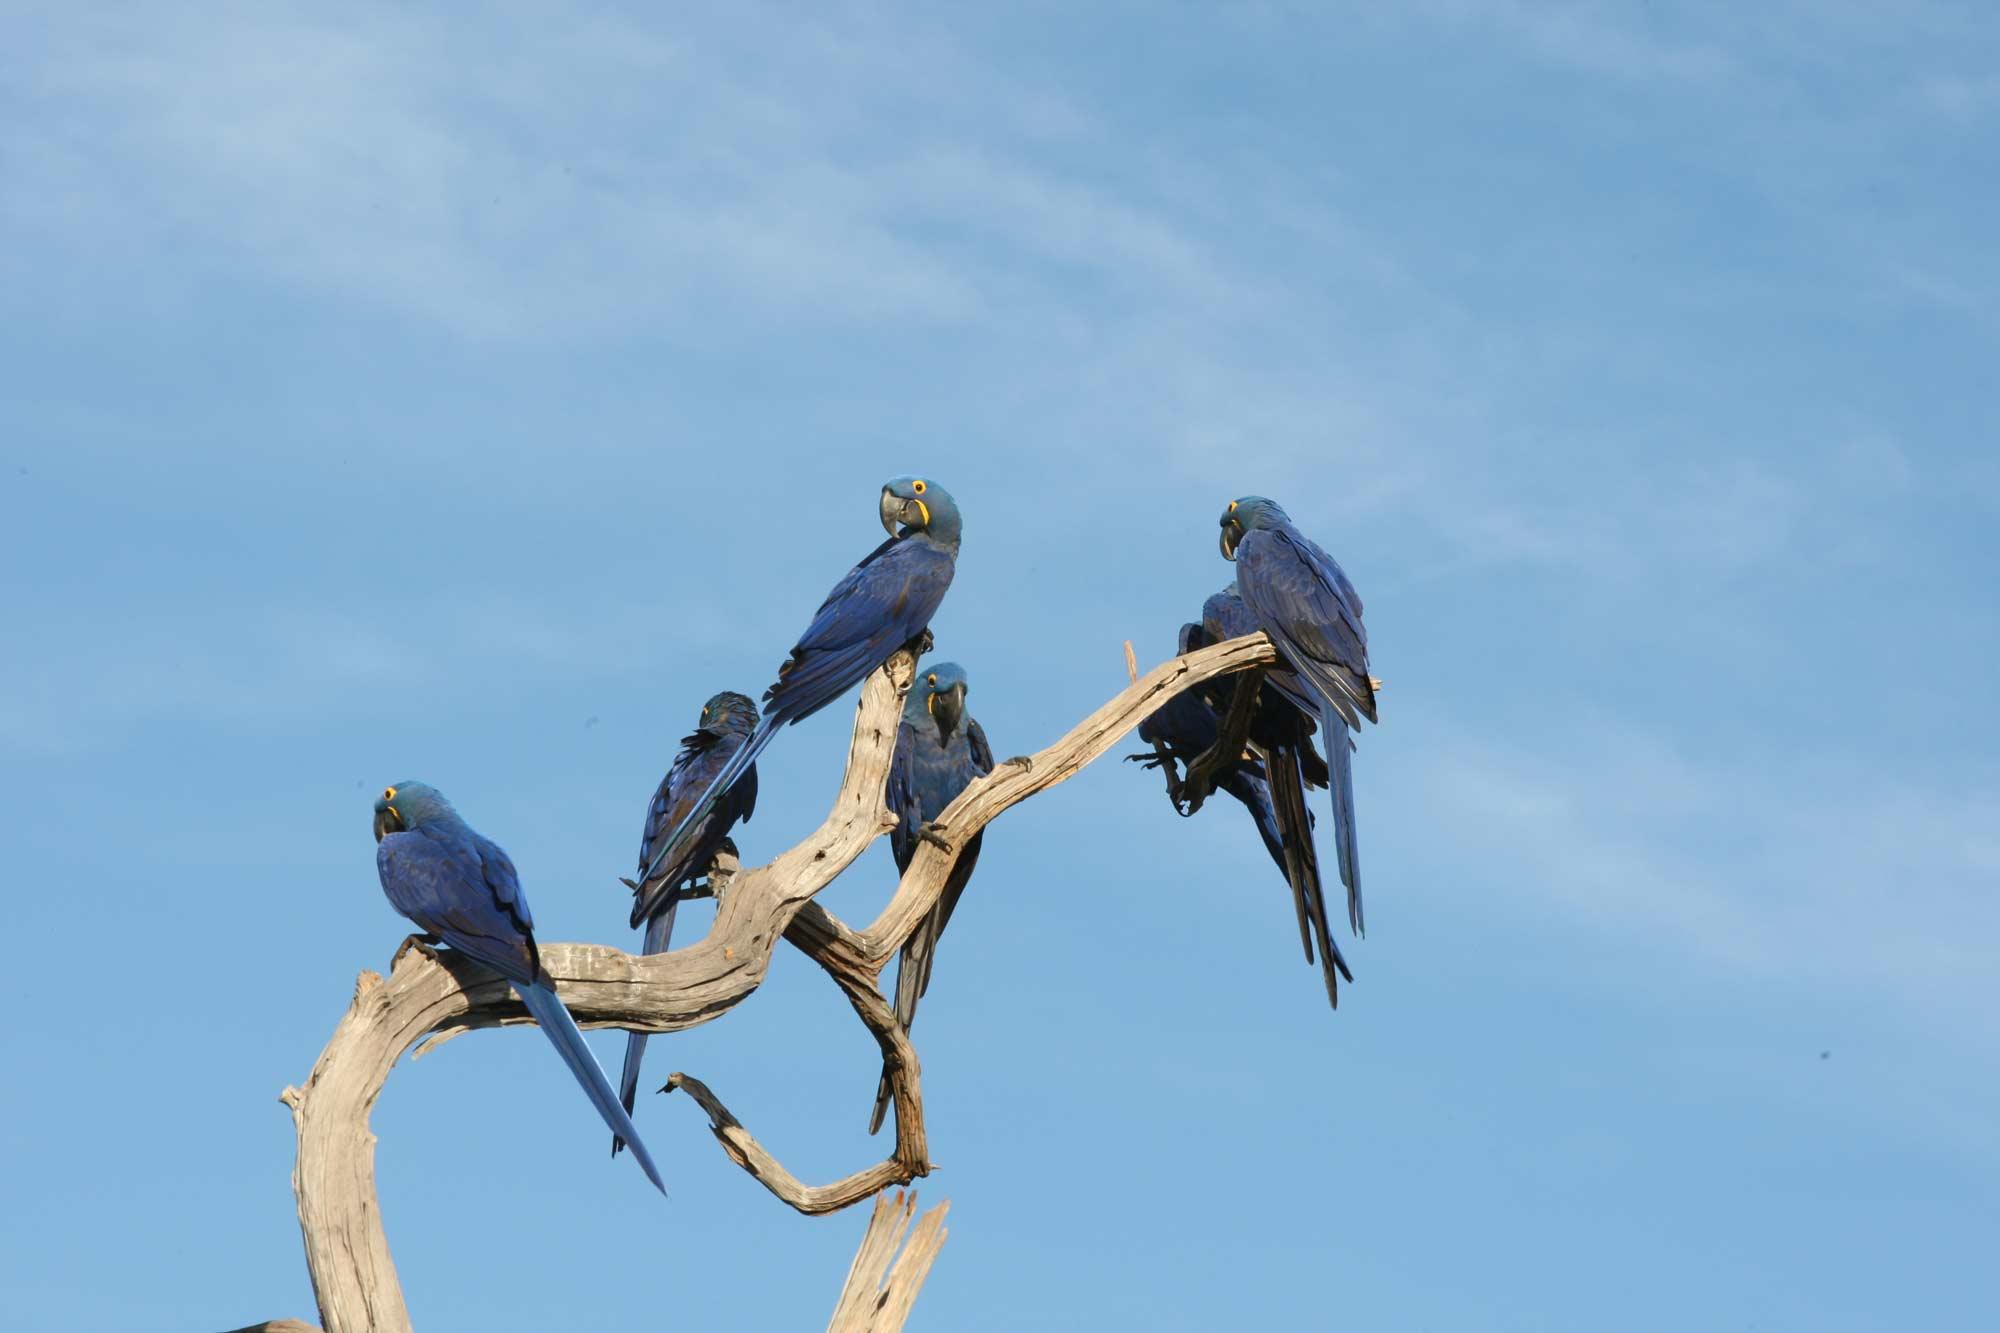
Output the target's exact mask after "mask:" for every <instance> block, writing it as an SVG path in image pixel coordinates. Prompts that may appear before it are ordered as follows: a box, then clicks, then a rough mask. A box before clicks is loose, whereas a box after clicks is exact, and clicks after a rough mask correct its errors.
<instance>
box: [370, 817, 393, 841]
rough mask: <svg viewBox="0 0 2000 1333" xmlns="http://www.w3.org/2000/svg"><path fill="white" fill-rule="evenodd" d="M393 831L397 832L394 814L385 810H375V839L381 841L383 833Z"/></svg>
mask: <svg viewBox="0 0 2000 1333" xmlns="http://www.w3.org/2000/svg"><path fill="white" fill-rule="evenodd" d="M395 832H397V828H396V816H395V815H393V814H392V813H390V812H389V811H387V810H377V811H376V812H375V841H377V842H380V841H382V835H383V834H385V833H395Z"/></svg>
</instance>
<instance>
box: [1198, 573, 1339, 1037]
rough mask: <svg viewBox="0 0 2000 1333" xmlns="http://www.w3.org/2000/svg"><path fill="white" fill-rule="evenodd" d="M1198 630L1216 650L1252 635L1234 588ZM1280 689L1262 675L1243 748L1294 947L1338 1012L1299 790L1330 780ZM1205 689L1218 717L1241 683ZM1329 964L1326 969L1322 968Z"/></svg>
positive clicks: (1306, 812) (1208, 607)
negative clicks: (1268, 812)
mask: <svg viewBox="0 0 2000 1333" xmlns="http://www.w3.org/2000/svg"><path fill="white" fill-rule="evenodd" d="M1201 623H1202V628H1203V631H1204V632H1205V633H1206V635H1207V637H1208V638H1209V639H1211V640H1212V641H1214V642H1217V643H1220V642H1222V641H1223V640H1225V639H1235V638H1241V637H1243V636H1244V635H1246V634H1255V633H1256V632H1257V629H1258V626H1257V623H1256V620H1255V618H1254V617H1253V616H1252V615H1251V614H1250V608H1249V607H1248V606H1246V605H1245V604H1244V602H1243V599H1242V597H1241V596H1240V595H1239V594H1238V592H1237V588H1236V585H1235V584H1233V583H1232V584H1230V585H1229V586H1228V587H1227V588H1224V589H1223V590H1222V591H1221V592H1219V593H1216V594H1215V595H1214V596H1212V597H1210V598H1209V599H1208V600H1207V601H1206V602H1204V603H1202V607H1201ZM1283 683H1284V682H1283V679H1282V677H1280V678H1278V679H1274V678H1273V676H1271V675H1268V674H1267V675H1266V676H1265V677H1264V683H1263V684H1261V685H1260V686H1259V687H1258V694H1257V699H1256V702H1255V705H1254V711H1253V712H1252V713H1251V715H1250V742H1251V744H1252V745H1254V746H1256V747H1257V750H1258V752H1259V753H1260V754H1261V755H1262V757H1263V760H1264V776H1265V780H1266V781H1267V782H1268V783H1269V787H1270V793H1271V808H1272V813H1273V816H1274V817H1275V819H1276V820H1277V824H1278V830H1279V834H1280V836H1281V837H1282V839H1283V841H1284V845H1285V849H1286V854H1287V868H1286V878H1287V879H1288V880H1289V881H1290V882H1291V884H1292V895H1293V902H1294V906H1296V907H1297V909H1298V914H1299V942H1300V943H1301V944H1302V945H1304V947H1305V953H1306V961H1307V962H1309V963H1310V962H1311V961H1313V941H1314V940H1315V939H1317V940H1318V942H1319V952H1320V962H1321V971H1322V972H1323V973H1324V975H1325V979H1326V995H1327V999H1328V1001H1329V1002H1331V1003H1332V1004H1333V1005H1334V1006H1335V1007H1336V1008H1338V1007H1339V1004H1340V1000H1339V997H1338V996H1337V995H1336V994H1335V990H1334V967H1338V968H1339V970H1340V972H1341V973H1342V974H1343V975H1346V976H1347V979H1348V980H1349V981H1353V980H1354V978H1353V976H1352V975H1351V974H1349V973H1348V970H1347V963H1346V960H1344V959H1343V958H1341V956H1340V950H1339V948H1338V947H1337V946H1336V945H1335V944H1334V942H1333V934H1332V931H1331V930H1330V929H1329V927H1328V925H1327V917H1326V895H1325V891H1324V889H1323V888H1322V886H1321V884H1320V873H1319V852H1318V849H1317V848H1316V847H1315V846H1314V845H1313V817H1312V811H1311V809H1310V807H1309V804H1308V802H1307V800H1306V790H1307V789H1308V788H1310V787H1324V786H1327V785H1328V782H1329V779H1330V777H1331V773H1330V771H1329V767H1328V764H1327V761H1326V760H1325V759H1323V758H1321V757H1320V753H1319V751H1318V750H1317V749H1315V748H1314V746H1313V739H1312V738H1313V732H1314V730H1316V727H1315V725H1314V722H1313V720H1312V717H1311V716H1310V715H1309V714H1307V713H1305V712H1304V711H1302V710H1301V709H1300V708H1299V706H1298V705H1297V704H1295V703H1294V702H1292V700H1290V699H1289V698H1287V697H1286V696H1285V694H1284V693H1283V691H1282V690H1281V688H1280V686H1281V685H1282V684H1283ZM1208 688H1209V695H1208V697H1209V700H1210V703H1211V704H1212V705H1213V706H1214V707H1215V708H1216V709H1217V710H1218V713H1220V712H1225V711H1227V710H1228V708H1229V706H1230V705H1231V703H1233V702H1234V694H1235V691H1236V689H1238V688H1240V681H1239V678H1234V677H1228V676H1223V677H1218V678H1216V679H1215V680H1211V681H1209V682H1208ZM1331 735H1332V743H1333V744H1335V745H1338V746H1341V747H1343V748H1346V747H1348V746H1349V745H1350V744H1351V743H1350V742H1349V740H1348V738H1347V732H1346V730H1345V729H1342V730H1340V731H1337V732H1334V733H1331ZM1359 907H1360V904H1359V899H1357V898H1350V900H1349V903H1348V909H1349V910H1348V924H1349V926H1350V927H1351V928H1352V929H1354V930H1355V931H1356V932H1357V933H1358V932H1359V931H1360V929H1361V921H1360V918H1359V915H1358V913H1359ZM1329 961H1331V963H1332V964H1333V967H1329V966H1327V963H1328V962H1329Z"/></svg>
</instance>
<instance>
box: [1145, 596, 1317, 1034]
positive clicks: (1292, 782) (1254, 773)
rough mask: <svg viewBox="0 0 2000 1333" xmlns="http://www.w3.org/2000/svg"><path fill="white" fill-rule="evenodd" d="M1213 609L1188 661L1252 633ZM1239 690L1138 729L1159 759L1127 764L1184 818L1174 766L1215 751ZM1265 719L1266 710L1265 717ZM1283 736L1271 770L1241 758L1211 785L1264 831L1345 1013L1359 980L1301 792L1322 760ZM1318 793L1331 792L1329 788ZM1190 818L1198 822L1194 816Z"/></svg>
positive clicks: (1290, 733) (1166, 710)
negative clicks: (1221, 621) (1332, 915)
mask: <svg viewBox="0 0 2000 1333" xmlns="http://www.w3.org/2000/svg"><path fill="white" fill-rule="evenodd" d="M1214 602H1215V599H1213V598H1211V599H1210V605H1209V606H1204V607H1203V608H1202V610H1203V623H1202V624H1200V625H1183V626H1181V633H1180V651H1181V652H1182V653H1184V654H1185V653H1191V652H1193V651H1194V650H1195V649H1197V648H1203V647H1207V646H1208V645H1209V644H1212V643H1220V642H1221V641H1222V640H1224V639H1227V638H1235V637H1237V636H1238V635H1239V634H1242V633H1247V632H1249V631H1244V630H1240V629H1226V628H1223V627H1222V626H1221V625H1218V624H1217V623H1216V620H1215V619H1214V617H1212V616H1211V614H1210V611H1211V607H1212V606H1213V604H1214ZM1239 605H1240V603H1239ZM1234 684H1235V682H1234V680H1233V679H1231V678H1229V677H1226V676H1224V677H1218V678H1216V679H1215V680H1212V681H1209V682H1207V683H1206V684H1205V685H1200V686H1195V687H1193V688H1190V689H1186V690H1182V691H1181V692H1180V693H1179V694H1177V695H1175V696H1174V697H1173V698H1171V699H1169V700H1168V701H1167V702H1166V703H1164V704H1162V705H1161V706H1160V707H1159V708H1157V709H1155V710H1154V711H1153V712H1152V713H1151V714H1150V715H1149V716H1148V717H1147V718H1146V719H1145V721H1143V722H1141V723H1140V724H1139V739H1141V740H1143V741H1146V742H1147V743H1149V744H1150V745H1152V747H1153V753H1152V754H1150V755H1145V754H1137V755H1129V756H1127V757H1128V758H1130V759H1134V760H1139V761H1142V762H1144V764H1145V765H1146V766H1147V767H1149V768H1160V769H1162V770H1163V771H1164V772H1165V773H1166V777H1167V795H1168V798H1169V799H1171V800H1172V801H1173V802H1174V808H1175V809H1176V810H1181V799H1180V795H1181V793H1180V790H1179V784H1178V783H1176V781H1175V780H1174V775H1173V762H1174V761H1175V760H1178V761H1179V762H1180V763H1181V764H1182V765H1183V766H1188V765H1191V764H1192V763H1193V762H1194V761H1195V760H1196V759H1197V758H1199V757H1200V756H1202V755H1205V754H1207V753H1208V752H1209V750H1210V749H1211V748H1212V747H1213V746H1215V745H1216V743H1217V742H1218V740H1219V739H1220V738H1221V734H1222V714H1223V713H1224V712H1225V711H1226V710H1227V709H1228V707H1229V702H1230V698H1231V695H1230V687H1233V686H1234ZM1262 703H1263V701H1262V700H1260V704H1262ZM1277 706H1278V707H1282V708H1284V709H1285V710H1287V711H1291V705H1290V704H1287V703H1283V702H1282V701H1277ZM1262 712H1263V709H1262V708H1260V714H1261V713H1262ZM1294 716H1296V714H1294ZM1252 729H1253V732H1254V731H1257V730H1260V728H1259V727H1258V726H1257V725H1255V723H1254V722H1253V728H1252ZM1279 735H1280V736H1281V737H1282V738H1283V743H1282V744H1281V745H1279V746H1277V747H1274V748H1267V749H1266V750H1265V753H1266V755H1267V757H1268V758H1269V759H1270V761H1271V762H1270V764H1269V765H1268V766H1267V764H1265V763H1264V762H1260V761H1259V760H1258V759H1256V758H1254V757H1251V756H1247V755H1240V754H1239V755H1234V756H1231V757H1230V758H1228V759H1227V761H1225V762H1224V763H1223V764H1222V765H1221V767H1220V768H1218V769H1217V770H1216V771H1215V773H1214V775H1213V779H1212V780H1213V782H1214V785H1215V786H1217V787H1219V788H1221V789H1222V790H1223V791H1226V792H1228V793H1229V794H1230V795H1231V796H1233V797H1235V798H1236V799H1237V801H1239V802H1240V803H1241V804H1242V805H1243V807H1244V808H1245V809H1246V810H1248V811H1249V812H1250V818H1251V819H1252V820H1253V821H1254V822H1255V824H1256V826H1257V836H1258V837H1259V838H1261V839H1262V840H1263V843H1264V850H1265V851H1267V852H1269V853H1270V856H1271V860H1272V861H1273V862H1275V863H1276V864H1277V867H1278V870H1279V871H1280V873H1282V874H1283V875H1284V877H1285V883H1286V884H1287V885H1288V886H1289V887H1290V888H1291V891H1292V907H1293V909H1294V911H1295V912H1296V913H1297V915H1298V921H1299V943H1300V944H1301V945H1302V946H1304V948H1305V955H1306V961H1307V962H1308V963H1311V962H1313V961H1315V958H1314V951H1313V942H1314V940H1315V938H1317V940H1318V942H1319V951H1318V959H1317V961H1318V962H1319V965H1320V972H1321V975H1322V977H1323V978H1324V980H1325V983H1326V997H1327V1002H1328V1003H1329V1004H1331V1005H1333V1007H1334V1008H1336V1009H1337V1008H1339V1007H1340V990H1339V984H1340V981H1341V980H1342V979H1345V980H1346V981H1348V982H1350V983H1352V982H1353V980H1354V973H1353V972H1352V971H1350V970H1349V968H1348V966H1347V959H1346V958H1344V957H1343V956H1342V955H1341V952H1340V946H1339V945H1337V944H1336V943H1334V940H1333V934H1332V931H1331V930H1330V929H1329V928H1328V926H1327V919H1326V900H1325V896H1324V893H1323V892H1322V890H1321V887H1320V874H1319V856H1318V853H1317V851H1316V850H1315V848H1314V847H1313V839H1312V816H1311V814H1310V813H1309V812H1308V811H1307V809H1306V803H1305V797H1304V793H1303V791H1302V790H1300V786H1299V784H1300V783H1301V782H1304V781H1306V780H1307V779H1306V778H1305V777H1304V776H1303V774H1304V772H1305V771H1307V768H1306V764H1307V757H1308V756H1309V757H1310V759H1311V760H1317V759H1318V757H1319V756H1318V753H1317V752H1316V751H1315V750H1314V749H1313V747H1312V739H1311V736H1310V734H1307V735H1304V736H1303V737H1301V736H1299V735H1298V734H1297V732H1296V723H1294V724H1293V726H1292V727H1291V728H1281V729H1279ZM1319 771H1320V773H1321V774H1322V779H1323V775H1324V773H1325V771H1326V770H1325V765H1324V764H1323V763H1322V764H1321V765H1320V769H1319ZM1319 785H1324V781H1323V780H1322V782H1321V783H1320V784H1319ZM1280 795H1282V796H1283V798H1284V799H1283V800H1282V801H1280V800H1278V799H1276V798H1277V797H1278V796H1280ZM1183 813H1186V814H1192V813H1193V811H1192V810H1187V811H1184V812H1183Z"/></svg>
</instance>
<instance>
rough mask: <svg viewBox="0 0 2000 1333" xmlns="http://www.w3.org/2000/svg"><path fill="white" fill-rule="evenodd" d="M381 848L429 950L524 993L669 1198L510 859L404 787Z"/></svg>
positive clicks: (437, 804) (379, 837) (607, 1118)
mask: <svg viewBox="0 0 2000 1333" xmlns="http://www.w3.org/2000/svg"><path fill="white" fill-rule="evenodd" d="M375 844H376V846H375V869H376V871H377V873H379V874H380V875H381V877H382V892H383V893H385V894H387V895H388V897H389V905H390V906H391V907H394V908H395V909H396V910H397V911H398V912H401V913H402V914H403V915H404V916H406V917H408V918H409V919H410V920H412V921H414V922H416V923H417V926H418V928H419V929H420V930H422V931H423V932H424V938H425V940H426V942H428V943H436V942H438V941H442V942H443V943H445V944H448V945H450V946H451V947H452V948H454V949H456V950H457V951H458V952H460V953H462V954H465V955H466V956H467V957H469V958H474V959H477V960H478V961H479V962H482V963H484V964H486V966H488V967H490V968H492V969H493V970H494V971H495V972H498V973H499V974H500V975H501V976H503V977H505V978H507V980H509V981H511V982H512V983H514V993H515V994H517V995H519V996H520V997H521V1003H523V1004H525V1005H526V1006H527V1007H528V1012H529V1013H530V1014H533V1015H534V1017H535V1021H536V1022H537V1023H539V1024H541V1027H542V1031H543V1032H544V1033H546V1034H547V1035H548V1038H549V1040H550V1041H551V1042H553V1043H555V1048H556V1053H557V1054H558V1055H560V1056H562V1059H563V1063H564V1064H566V1065H568V1066H569V1072H570V1073H572V1074H574V1075H575V1076H576V1081H577V1082H578V1083H581V1084H582V1085H583V1090H584V1091H585V1092H586V1093H588V1094H590V1101H591V1104H592V1105H594V1106H595V1107H596V1108H597V1113H598V1114H599V1115H601V1116H603V1117H604V1123H605V1124H607V1125H609V1126H610V1127H611V1132H612V1133H614V1134H617V1135H618V1136H620V1137H621V1138H623V1139H624V1140H625V1141H626V1142H627V1143H630V1144H631V1145H632V1156H633V1157H635V1158H637V1159H638V1162H639V1166H640V1168H641V1169H643V1170H644V1171H645V1173H646V1179H648V1180H650V1181H652V1182H653V1185H654V1187H655V1188H656V1189H658V1190H659V1191H660V1193H662V1194H665V1193H666V1192H667V1186H666V1182H664V1181H662V1180H661V1179H660V1173H659V1171H658V1169H657V1168H655V1167H654V1165H653V1158H652V1154H650V1153H648V1152H647V1151H646V1145H645V1144H644V1143H642V1142H640V1140H639V1131H638V1130H636V1129H634V1128H633V1127H632V1118H631V1117H630V1116H628V1115H626V1114H625V1108H624V1107H622V1106H620V1105H619V1104H618V1094H617V1093H615V1092H613V1091H612V1090H611V1081H610V1080H609V1079H607V1078H606V1077H605V1076H604V1070H603V1069H601V1068H600V1067H599V1066H598V1063H597V1058H596V1057H595V1056H593V1055H592V1054H591V1053H590V1047H589V1046H587V1045H585V1044H584V1040H583V1033H581V1032H580V1031H578V1030H577V1026H576V1020H575V1019H573V1018H571V1017H570V1016H569V1010H567V1009H565V1008H563V1002H562V1001H561V1000H560V999H558V998H557V997H556V988H555V984H554V983H553V982H551V981H550V980H549V976H548V973H546V972H544V971H543V970H542V956H541V952H540V950H538V949H537V948H536V946H535V922H534V918H532V917H531V916H529V914H528V900H527V898H526V897H525V896H523V894H522V893H521V880H520V877H519V876H517V875H516V874H515V873H514V863H513V862H512V861H510V860H508V859H507V853H506V852H504V851H502V850H500V846H499V844H498V843H495V842H493V841H491V840H489V839H487V838H483V837H481V836H480V835H479V834H478V833H476V832H474V831H473V829H472V826H471V825H470V824H467V823H466V822H465V821H464V820H463V819H461V818H460V817H459V814H458V811H456V810H454V809H452V807H451V802H450V801H447V800H446V799H445V798H444V797H443V795H442V794H440V793H439V792H438V790H437V789H436V788H435V787H430V786H427V785H425V784H424V783H421V782H399V783H397V784H396V785H395V786H393V787H387V788H384V789H383V792H382V794H381V796H379V797H377V798H376V800H375Z"/></svg>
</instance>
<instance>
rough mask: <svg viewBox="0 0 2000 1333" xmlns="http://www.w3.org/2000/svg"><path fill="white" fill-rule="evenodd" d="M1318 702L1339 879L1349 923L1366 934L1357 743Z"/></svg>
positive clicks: (1324, 703) (1336, 715)
mask: <svg viewBox="0 0 2000 1333" xmlns="http://www.w3.org/2000/svg"><path fill="white" fill-rule="evenodd" d="M1315 693H1316V694H1317V693H1318V692H1317V691H1315ZM1318 702H1319V705H1320V707H1319V720H1320V728H1321V732H1322V734H1323V735H1324V736H1325V737H1326V766H1327V771H1328V774H1329V776H1330V777H1331V778H1332V779H1333V780H1332V781H1331V782H1329V783H1328V784H1327V786H1328V788H1329V789H1330V791H1331V793H1332V795H1333V840H1334V845H1335V847H1336V848H1337V849H1338V851H1339V859H1340V882H1341V883H1342V884H1345V885H1346V886H1347V924H1348V926H1349V927H1351V928H1352V929H1353V931H1354V933H1355V934H1356V935H1366V934H1367V933H1368V927H1367V924H1366V918H1365V917H1364V916H1363V914H1362V911H1361V854H1360V851H1359V850H1358V849H1357V848H1356V846H1355V836H1354V762H1353V756H1354V746H1353V742H1352V741H1351V739H1350V738H1349V737H1348V734H1347V724H1346V723H1345V722H1343V721H1342V720H1341V718H1340V715H1339V713H1337V712H1335V711H1334V709H1333V707H1332V705H1331V704H1329V703H1327V701H1326V699H1325V697H1324V696H1321V697H1320V698H1319V700H1318Z"/></svg>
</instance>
